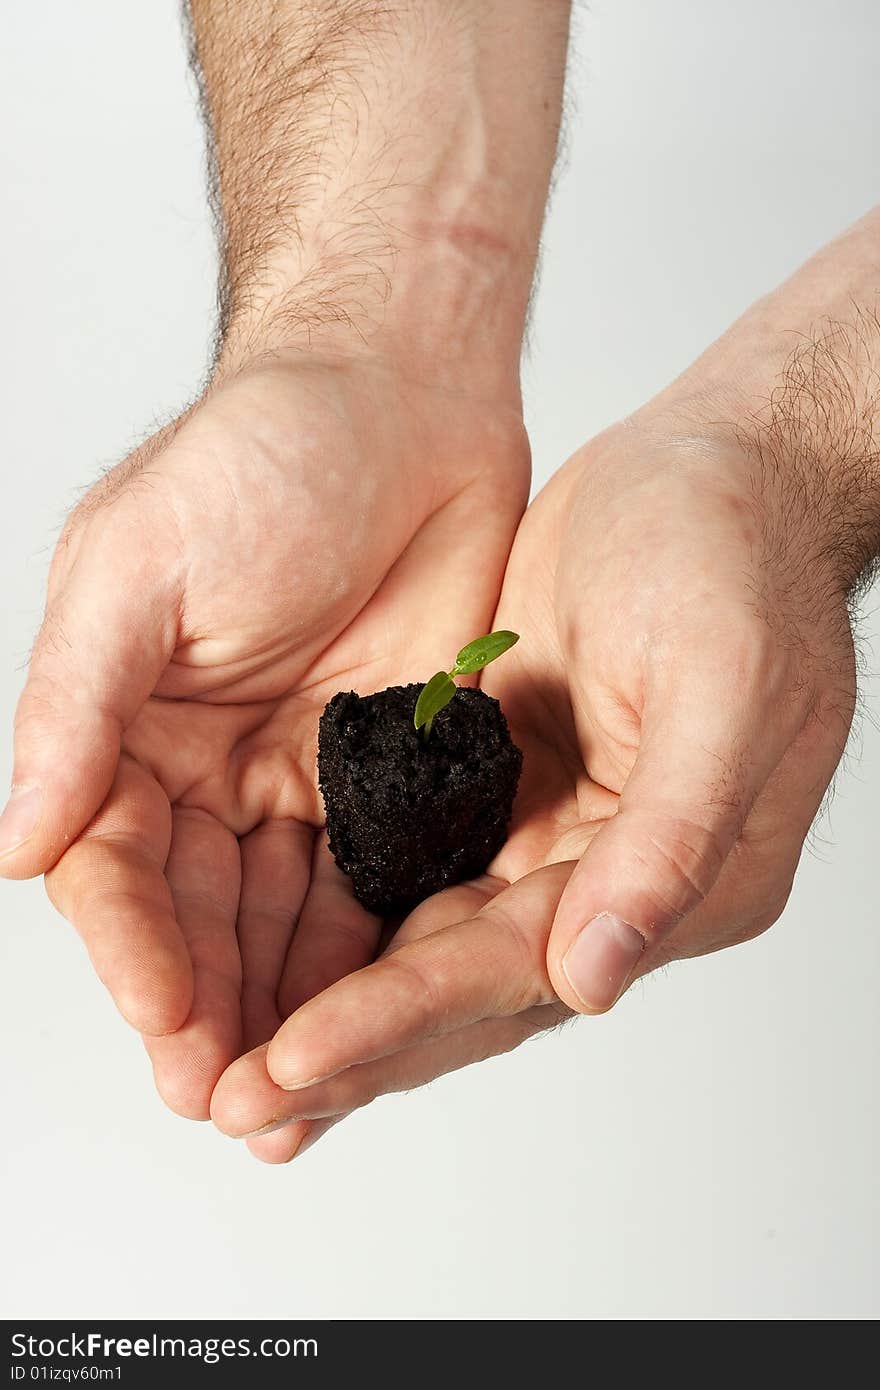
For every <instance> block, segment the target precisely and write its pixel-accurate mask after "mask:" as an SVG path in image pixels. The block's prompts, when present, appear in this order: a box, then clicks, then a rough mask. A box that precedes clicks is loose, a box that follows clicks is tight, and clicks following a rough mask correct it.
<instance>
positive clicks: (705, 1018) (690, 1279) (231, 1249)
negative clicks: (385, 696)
mask: <svg viewBox="0 0 880 1390" xmlns="http://www.w3.org/2000/svg"><path fill="white" fill-rule="evenodd" d="M433 2H434V0H426V3H433ZM3 29H4V35H3V39H4V43H3V49H4V54H3V58H2V70H0V102H2V110H0V123H2V124H0V128H2V131H3V140H2V144H3V152H2V166H0V188H2V190H3V197H4V200H5V211H4V215H3V218H2V221H0V276H2V287H0V304H2V308H3V325H4V332H3V333H2V335H0V353H2V370H0V383H2V393H3V411H2V417H0V432H2V435H0V437H2V459H3V506H2V509H0V584H2V595H3V604H2V608H3V611H2V617H0V622H2V634H0V636H2V658H0V660H2V665H0V720H2V726H3V728H4V729H7V730H8V728H9V725H10V723H11V719H12V714H13V709H14V703H15V699H16V696H17V693H18V689H19V687H20V684H21V668H22V663H23V662H24V660H25V658H26V654H27V651H28V647H29V643H30V641H31V639H32V636H33V633H34V630H35V628H36V625H37V622H38V617H39V613H40V607H41V597H42V586H43V582H44V577H45V571H46V565H47V560H48V556H49V553H50V550H51V546H52V543H53V538H54V536H55V534H56V530H57V525H58V522H59V520H60V518H61V516H62V514H63V512H64V510H65V509H66V508H67V507H68V506H69V505H70V503H71V502H72V501H73V500H74V499H75V497H76V495H77V490H78V489H80V488H81V487H83V486H84V485H86V484H88V483H89V481H90V480H91V479H92V478H93V477H94V476H95V473H96V471H97V469H98V467H99V465H102V464H106V463H109V462H112V461H113V460H115V459H116V458H117V457H119V456H120V455H121V454H122V453H124V452H125V450H126V449H127V448H128V447H129V445H130V444H131V443H132V442H133V441H134V440H135V439H136V438H137V437H139V436H140V435H141V434H142V433H143V432H145V431H146V430H147V429H148V428H149V427H150V426H151V425H152V424H153V422H154V421H155V420H156V419H157V418H163V417H165V416H167V415H168V414H170V413H171V412H173V410H174V409H175V408H176V407H178V406H179V405H181V404H182V403H183V402H184V401H185V400H186V398H187V397H188V395H189V394H190V393H191V392H192V391H193V389H194V388H195V386H196V385H197V383H198V381H199V379H200V376H201V373H202V370H203V366H204V363H205V360H206V351H207V344H208V338H209V330H210V323H211V315H212V304H213V278H214V253H213V245H212V238H211V234H210V228H209V225H208V220H207V215H206V212H205V205H204V198H203V192H202V188H203V180H202V137H201V133H200V129H199V124H198V120H197V117H196V114H195V109H194V101H193V93H192V88H191V84H190V82H189V80H188V77H187V72H186V64H185V57H184V50H183V44H182V42H181V38H180V32H179V24H178V16H177V6H176V3H175V0H150V3H149V4H147V3H140V4H134V3H127V4H120V3H119V0H80V3H78V4H76V5H70V4H68V3H66V2H65V0H44V3H42V4H40V5H25V4H18V5H10V6H8V7H6V10H5V14H4V23H3ZM579 29H580V40H579V45H578V46H579V57H578V59H577V61H576V64H575V67H574V71H573V75H572V76H573V80H572V87H573V89H574V93H573V95H574V96H575V100H576V110H575V111H574V113H573V115H572V120H571V125H570V133H569V146H570V148H569V158H568V163H567V168H566V169H565V172H564V174H563V176H562V178H561V181H560V185H559V189H558V192H557V195H556V198H555V201H554V204H553V210H552V214H551V217H550V221H549V224H548V229H547V235H546V246H545V255H544V270H543V276H542V288H541V293H540V296H539V299H538V303H537V310H536V316H535V323H534V331H533V335H532V337H533V345H532V354H531V359H530V361H529V363H528V365H527V368H526V386H527V396H528V418H529V421H530V425H531V430H532V437H533V441H534V447H535V455H536V464H537V472H538V477H539V479H542V478H546V477H547V476H548V475H549V474H550V472H551V471H552V470H553V469H554V468H555V467H556V466H557V465H558V464H559V463H560V462H561V461H562V460H563V458H564V457H565V455H566V453H567V452H568V451H570V450H571V449H573V448H574V447H575V446H576V445H577V444H579V443H580V442H582V441H583V440H584V439H585V438H586V437H587V436H588V435H590V434H591V433H593V432H595V431H596V430H597V429H599V428H600V427H601V426H603V425H604V424H606V423H608V422H609V421H611V420H612V419H614V418H615V417H616V416H618V415H619V414H621V413H622V412H625V411H627V410H630V409H632V408H633V407H635V406H637V405H638V404H639V403H640V402H641V401H642V400H643V399H645V398H646V397H647V396H649V395H650V394H652V393H653V392H654V391H655V390H656V389H657V388H658V387H659V386H661V385H662V384H663V383H664V382H665V381H666V380H668V379H669V378H670V377H671V376H672V375H673V374H674V373H676V372H677V371H678V370H680V369H681V368H682V367H684V366H685V365H686V364H687V362H688V361H689V360H690V359H691V358H692V357H693V356H694V355H695V354H696V353H697V352H698V350H699V349H700V348H701V347H702V346H703V345H704V344H705V343H706V342H708V341H709V340H710V339H711V338H712V337H714V336H715V335H716V334H717V333H718V332H719V331H720V330H721V329H722V328H724V327H725V326H726V324H727V323H728V322H729V321H730V320H731V319H732V318H733V317H734V316H735V315H736V314H737V313H738V312H739V311H740V310H741V309H743V308H744V307H745V306H746V305H747V304H748V303H749V302H750V301H751V300H752V299H753V298H754V297H755V296H756V295H757V294H759V293H760V292H762V291H763V290H765V289H767V288H770V287H771V286H772V285H773V284H774V283H775V282H777V281H778V280H779V279H780V278H781V277H783V276H784V275H785V274H787V273H788V272H789V271H790V270H792V269H793V268H794V267H795V266H796V265H797V264H798V263H799V262H800V261H801V260H802V259H803V258H804V257H805V256H806V255H808V254H809V253H810V252H811V251H812V250H813V249H815V248H816V247H817V246H819V245H820V244H821V243H822V242H823V241H825V240H826V239H827V238H829V237H830V236H831V235H833V234H834V233H835V232H836V231H837V230H839V229H841V228H842V227H843V226H845V225H846V224H847V223H848V222H850V221H851V220H853V219H854V218H855V217H856V216H858V215H859V214H860V213H862V212H863V211H865V210H866V209H867V208H868V207H869V206H870V205H871V203H872V202H873V201H875V200H876V199H877V196H878V194H877V170H878V168H880V139H878V131H880V84H878V82H877V80H876V76H877V68H876V59H877V52H878V40H880V17H878V13H877V8H876V5H875V4H874V3H872V2H871V0H862V2H861V3H860V0H848V2H847V3H843V4H841V3H839V2H838V3H834V2H833V0H800V3H794V2H793V0H792V3H786V2H785V0H781V2H780V0H776V2H774V0H747V2H746V3H743V0H737V3H734V0H711V3H704V4H702V5H699V6H698V5H695V4H693V3H688V0H664V3H663V4H656V3H652V2H651V0H628V2H627V3H625V2H624V0H596V3H595V4H594V6H593V7H592V10H591V13H590V14H589V15H587V14H581V16H580V24H579ZM873 605H876V595H875V596H874V600H873ZM868 609H869V611H868V613H867V615H866V617H865V620H864V628H865V633H866V636H867V637H868V638H869V637H870V635H871V633H872V632H873V631H876V628H877V622H876V616H875V614H874V612H873V608H872V603H869V604H868ZM878 651H880V646H878ZM868 657H869V660H870V657H871V653H870V649H869V651H868ZM864 689H865V706H866V714H867V716H868V717H867V718H866V719H865V720H864V721H863V738H862V741H861V743H854V744H853V748H852V754H851V767H850V769H849V771H848V772H847V773H846V774H841V777H840V780H839V787H838V792H837V796H836V799H835V802H834V806H833V812H832V814H831V816H830V819H829V818H826V819H825V820H824V821H823V822H822V824H821V826H820V828H819V833H818V837H817V841H816V845H815V848H814V850H813V851H811V852H807V853H806V854H805V856H804V860H803V864H802V867H801V870H800V874H799V877H798V880H797V884H796V888H795V892H794V895H793V898H792V900H791V903H790V906H789V908H788V910H787V912H786V914H785V916H784V918H783V920H782V921H781V922H780V924H779V925H778V926H777V927H776V928H775V929H774V930H773V931H772V932H771V933H770V934H769V935H768V936H766V937H764V938H763V939H761V940H760V941H758V942H756V943H753V944H752V945H749V946H747V947H743V948H740V949H739V950H736V951H730V952H727V953H725V954H723V955H721V956H715V957H712V958H710V959H708V960H704V961H698V962H693V963H689V964H686V965H681V966H677V967H676V968H674V969H673V970H671V971H670V972H668V973H666V974H665V975H662V976H657V977H654V978H653V979H651V980H650V981H648V982H647V983H646V984H644V985H643V986H640V987H637V988H636V989H635V990H634V991H633V992H632V993H631V995H630V996H629V997H627V998H626V1000H625V1001H624V1002H623V1003H622V1004H621V1006H620V1007H619V1008H618V1009H617V1010H615V1012H614V1013H613V1015H612V1016H610V1017H608V1018H605V1019H600V1020H590V1021H584V1022H582V1023H580V1024H578V1025H574V1026H570V1027H569V1028H568V1029H567V1030H565V1031H564V1032H563V1033H562V1034H561V1035H558V1036H553V1037H550V1038H547V1039H544V1040H541V1041H538V1042H534V1043H532V1044H530V1045H529V1046H527V1047H525V1048H523V1049H522V1050H521V1051H520V1052H518V1053H515V1054H513V1055H511V1056H509V1057H507V1058H503V1059H501V1060H498V1061H495V1062H491V1063H488V1064H485V1065H483V1066H481V1067H478V1068H474V1069H472V1070H470V1071H468V1072H464V1073H462V1074H459V1075H457V1076H453V1077H451V1078H448V1079H446V1080H443V1081H440V1082H438V1083H436V1084H435V1085H434V1086H432V1087H430V1088H429V1089H428V1090H426V1091H423V1092H421V1093H419V1094H416V1095H412V1096H402V1097H395V1098H391V1099H387V1100H384V1101H381V1102H379V1103H377V1104H375V1105H374V1106H373V1107H371V1108H370V1109H369V1110H368V1111H365V1112H363V1113H361V1114H360V1115H357V1116H355V1117H354V1118H353V1119H351V1120H349V1121H348V1122H347V1123H345V1124H344V1125H342V1126H340V1127H339V1128H338V1129H337V1130H335V1131H334V1132H333V1133H332V1134H331V1135H330V1136H329V1138H328V1139H327V1140H325V1141H324V1142H322V1143H321V1144H319V1145H318V1146H317V1147H316V1148H315V1149H314V1150H313V1151H312V1152H310V1153H309V1154H308V1155H307V1156H306V1157H305V1158H304V1159H303V1160H302V1161H301V1162H297V1163H294V1164H293V1165H291V1166H290V1167H283V1168H278V1169H272V1168H267V1167H263V1166H260V1165H258V1164H257V1163H256V1162H255V1161H254V1160H252V1159H251V1158H249V1157H248V1155H247V1152H246V1150H245V1149H244V1147H243V1146H241V1145H237V1144H236V1143H234V1142H233V1141H231V1140H227V1139H223V1138H221V1137H220V1136H219V1135H217V1134H216V1133H214V1132H213V1131H212V1130H211V1128H210V1127H209V1126H207V1125H195V1124H191V1123H187V1122H185V1121H182V1120H179V1119H176V1118H175V1117H174V1116H172V1115H171V1114H170V1113H168V1112H167V1111H165V1110H164V1109H163V1108H162V1106H161V1104H160V1103H159V1101H158V1100H157V1099H156V1097H155V1096H154V1095H153V1093H152V1091H151V1084H150V1079H149V1068H148V1066H147V1062H146V1059H145V1056H144V1054H143V1052H142V1050H141V1046H140V1043H139V1041H138V1039H137V1038H136V1037H135V1036H134V1035H133V1034H132V1033H131V1032H130V1031H128V1030H127V1028H126V1027H125V1025H124V1024H123V1023H122V1022H121V1021H120V1020H119V1019H118V1018H117V1016H116V1014H115V1012H114V1009H113V1007H112V1005H111V1003H110V1001H109V998H108V997H106V996H105V994H104V992H103V990H102V988H101V986H100V985H99V984H98V983H97V981H96V980H95V979H94V978H93V976H92V973H91V970H90V968H89V966H88V963H87V961H86V958H85V954H84V952H83V950H82V948H81V947H80V945H79V943H78V941H77V940H76V938H75V936H74V934H73V932H72V930H71V929H70V928H68V927H67V926H66V925H65V924H64V923H62V922H61V921H60V919H58V918H57V917H56V915H55V914H54V912H53V911H52V909H51V908H50V907H49V905H48V903H47V902H46V901H45V899H44V896H43V891H42V888H41V886H40V885H39V884H10V885H6V884H3V885H2V886H0V903H2V919H3V920H2V934H0V951H2V958H3V959H2V972H0V1018H2V1026H3V1040H4V1067H3V1115H4V1120H5V1125H4V1129H5V1138H4V1144H3V1169H4V1173H3V1181H2V1186H0V1190H2V1193H3V1198H2V1203H3V1208H4V1210H3V1217H2V1229H3V1247H4V1258H3V1274H2V1278H3V1280H4V1282H5V1284H6V1287H5V1289H4V1290H3V1295H2V1309H3V1312H4V1314H5V1315H6V1316H9V1317H12V1316H21V1317H25V1316H42V1317H64V1316H68V1317H74V1316H75V1317H86V1316H89V1317H91V1318H94V1317H96V1316H103V1317H111V1316H116V1317H119V1316H142V1317H161V1316H187V1315H189V1316H208V1317H218V1318H219V1317H230V1316H241V1317H260V1316H285V1315H287V1316H294V1317H295V1316H305V1315H311V1316H321V1317H358V1318H370V1319H375V1318H386V1317H404V1318H412V1317H429V1318H440V1319H448V1318H455V1317H495V1318H513V1317H517V1318H528V1317H532V1318H540V1319H545V1318H587V1319H590V1318H676V1319H687V1318H823V1317H829V1318H838V1317H851V1318H858V1317H861V1318H864V1317H871V1316H876V1315H877V1314H878V1312H880V1293H878V1287H877V1276H878V1254H877V1250H878V1235H880V1210H878V1195H877V1172H878V1157H880V1155H878V1116H880V1098H878V1085H877V1082H878V1050H880V1022H878V1018H880V1011H878V1002H877V1001H878V996H880V945H878V937H877V930H876V928H877V917H878V908H877V904H878V896H880V895H878V871H877V865H878V858H880V856H878V848H880V845H878V821H880V817H878V815H877V806H878V802H880V736H878V733H877V731H876V729H875V728H874V727H873V725H872V723H871V717H872V716H873V717H876V714H877V712H878V700H877V695H876V690H877V686H876V684H874V683H872V681H871V680H870V679H868V680H867V681H866V682H865V687H864ZM0 758H2V759H3V760H4V763H5V766H4V767H3V768H2V769H0V772H4V773H5V771H6V770H7V769H8V767H9V763H10V754H9V750H8V739H7V740H6V743H4V745H3V750H2V753H0Z"/></svg>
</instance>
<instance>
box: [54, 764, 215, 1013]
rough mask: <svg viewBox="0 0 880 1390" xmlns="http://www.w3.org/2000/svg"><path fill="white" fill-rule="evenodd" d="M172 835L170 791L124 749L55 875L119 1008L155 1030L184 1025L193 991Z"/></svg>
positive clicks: (62, 903)
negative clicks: (169, 873) (174, 891)
mask: <svg viewBox="0 0 880 1390" xmlns="http://www.w3.org/2000/svg"><path fill="white" fill-rule="evenodd" d="M170 842H171V808H170V806H169V805H168V800H167V798H166V796H165V794H164V792H163V791H162V789H161V787H160V786H159V785H158V783H157V782H156V781H155V779H154V778H153V777H152V776H151V775H150V774H149V773H148V772H147V771H146V770H145V769H144V768H142V767H140V766H139V765H138V764H137V763H135V762H133V761H132V760H131V759H130V758H127V757H123V758H122V759H121V761H120V764H119V769H118V771H117V774H116V778H115V780H114V783H113V786H112V788H111V791H110V795H109V796H108V798H107V800H106V802H105V803H104V805H103V807H102V808H101V811H100V812H99V814H98V815H97V816H95V818H94V820H93V821H92V822H91V824H90V825H89V826H88V828H87V829H86V831H85V832H84V833H83V834H82V835H81V836H80V838H79V839H78V840H76V841H75V842H74V843H73V844H72V845H71V846H70V848H69V849H68V850H67V852H66V853H65V854H64V855H62V857H61V859H60V860H59V861H58V863H57V865H56V866H55V868H54V869H52V871H51V872H50V873H48V874H47V875H46V888H47V890H48V893H49V897H50V898H51V900H52V902H53V903H54V904H55V906H56V907H57V908H58V911H59V912H60V913H62V914H63V916H65V917H66V918H67V919H68V920H69V921H70V922H72V923H73V925H74V927H75V928H76V930H77V931H78V932H79V935H80V936H81V937H82V939H83V941H84V943H85V945H86V948H87V950H88V953H89V956H90V958H91V961H92V964H93V966H94V967H95V970H96V972H97V974H98V976H99V977H100V979H101V980H102V981H103V982H104V984H105V985H106V986H107V988H108V989H109V991H110V993H111V994H112V996H113V999H114V1000H115V1002H116V1006H117V1008H118V1009H119V1011H120V1013H121V1014H122V1016H123V1017H124V1018H125V1019H127V1020H128V1022H129V1023H131V1024H132V1026H133V1027H135V1028H137V1030H138V1031H139V1032H141V1033H148V1034H163V1033H170V1032H173V1030H174V1029H175V1028H179V1027H180V1025H181V1024H182V1023H183V1021H184V1019H185V1018H186V1017H187V1014H188V1013H189V1010H190V1005H191V1003H192V995H193V978H192V966H191V964H190V956H189V951H188V950H187V947H186V944H185V942H184V940H183V937H182V935H181V932H180V927H179V926H178V924H177V919H176V917H175V915H174V906H173V903H172V901H171V893H170V890H169V888H168V883H167V881H166V879H165V874H164V871H163V870H164V865H165V859H166V856H167V854H168V848H169V845H170Z"/></svg>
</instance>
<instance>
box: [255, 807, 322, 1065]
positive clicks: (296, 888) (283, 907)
mask: <svg viewBox="0 0 880 1390" xmlns="http://www.w3.org/2000/svg"><path fill="white" fill-rule="evenodd" d="M314 840H315V832H314V830H313V829H312V827H311V826H308V825H302V824H300V822H299V821H294V820H269V821H265V822H264V823H263V824H262V825H259V826H257V828H256V830H252V831H251V833H250V834H249V835H246V836H245V837H244V839H243V840H242V841H241V873H242V881H241V901H240V903H239V907H238V947H239V952H240V955H241V968H242V990H241V1016H242V1029H243V1039H242V1041H243V1046H244V1047H245V1049H246V1050H247V1051H250V1049H251V1048H253V1047H258V1046H259V1044H260V1043H264V1042H268V1040H269V1038H271V1037H272V1035H273V1033H275V1032H276V1030H277V1029H278V1027H279V1025H280V1023H281V1015H280V1014H279V1012H278V987H279V981H280V979H281V976H282V972H283V969H284V962H285V960H286V958H287V952H288V949H289V947H290V942H291V939H292V937H293V932H294V928H295V927H296V923H297V919H298V917H299V914H300V910H301V908H302V905H303V902H304V900H305V896H306V892H307V891H308V887H309V877H310V874H311V865H312V847H313V844H314Z"/></svg>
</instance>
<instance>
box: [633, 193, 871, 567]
mask: <svg viewBox="0 0 880 1390" xmlns="http://www.w3.org/2000/svg"><path fill="white" fill-rule="evenodd" d="M653 408H654V409H658V408H659V411H660V414H661V415H663V414H664V413H670V412H678V413H679V415H680V416H682V415H683V418H685V419H686V420H687V419H688V418H696V419H699V420H700V421H701V423H702V424H704V425H706V424H707V425H708V426H709V427H710V429H713V430H715V431H719V432H720V433H721V434H722V435H723V434H724V433H725V432H729V431H731V430H732V431H734V432H735V435H736V439H737V443H738V444H739V445H740V446H743V447H744V451H745V454H746V456H747V458H748V460H749V461H750V463H751V466H752V467H753V470H754V482H755V487H756V489H758V490H759V491H760V492H761V495H762V496H769V497H771V498H772V499H773V500H774V502H775V513H776V521H777V527H778V528H782V527H785V528H787V529H788V531H790V532H791V535H790V536H783V535H782V533H781V530H780V529H777V532H776V533H775V535H774V536H773V537H772V544H773V545H774V546H776V547H777V548H778V550H779V554H780V557H781V556H782V555H783V554H785V555H786V556H790V555H791V551H792V547H793V544H794V539H795V536H796V535H797V536H798V544H800V545H801V556H800V563H801V564H802V565H811V566H813V568H814V569H815V571H816V572H817V573H818V572H819V571H820V570H821V571H824V572H825V573H826V574H827V575H828V576H829V581H830V583H831V584H832V585H838V586H839V587H842V588H843V589H849V588H851V587H853V586H854V585H858V583H859V580H860V578H861V577H864V575H865V572H866V570H867V571H868V572H870V571H871V570H872V567H873V565H874V562H875V561H876V559H877V557H878V555H880V208H878V209H875V210H874V211H873V212H871V213H869V214H868V215H867V216H866V217H864V218H862V219H861V221H859V222H857V223H856V224H855V226H853V227H852V228H850V229H849V230H848V231H847V232H845V233H844V234H843V235H842V236H840V237H838V238H837V239H836V240H835V241H833V242H831V243H830V244H829V245H828V246H826V247H824V248H823V249H822V250H821V251H820V252H819V253H818V254H817V255H815V256H813V257H812V258H811V259H810V260H809V261H808V262H807V263H806V264H805V265H804V266H802V267H801V269H800V270H799V271H798V272H797V273H796V274H795V275H793V276H792V277H791V278H790V279H789V280H787V281H786V282H785V283H784V284H782V285H781V286H780V287H779V288H778V289H776V290H774V291H773V293H771V294H768V295H766V296H765V297H764V298H763V299H761V300H759V301H758V302H757V303H756V304H754V305H753V306H752V308H751V309H749V311H748V312H747V313H746V314H744V315H743V317H742V318H740V319H739V320H737V322H736V323H735V324H733V326H732V327H731V328H730V329H729V330H728V331H727V333H725V334H724V335H723V336H722V337H721V338H720V339H719V340H718V341H717V342H716V343H714V344H713V345H712V347H711V348H709V350H708V351H707V352H705V353H704V354H703V356H702V357H701V358H699V359H698V361H697V362H696V363H695V364H694V366H693V367H691V368H690V369H689V371H688V372H686V373H685V374H684V376H682V377H681V378H679V380H678V381H676V382H674V383H673V384H672V385H671V386H670V387H669V388H667V390H666V391H665V392H663V393H662V394H661V396H660V397H658V398H657V400H656V401H655V402H654V403H653ZM807 542H810V543H811V548H810V549H807V548H806V546H807Z"/></svg>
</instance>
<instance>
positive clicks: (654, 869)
mask: <svg viewBox="0 0 880 1390" xmlns="http://www.w3.org/2000/svg"><path fill="white" fill-rule="evenodd" d="M632 852H633V858H634V860H635V862H636V863H637V864H638V866H639V868H640V870H641V871H642V872H641V874H640V877H641V878H642V882H643V884H644V887H643V889H642V895H643V899H644V901H643V903H642V904H641V905H640V907H641V910H642V912H643V916H644V923H645V928H646V930H652V929H656V927H658V926H665V925H667V924H668V923H669V922H670V921H677V920H678V919H679V918H681V917H683V916H684V915H685V914H686V913H687V912H690V911H691V910H692V909H693V908H694V907H696V906H697V904H698V903H700V902H702V900H703V898H705V897H706V894H707V893H708V892H709V890H710V888H711V887H712V885H713V884H714V882H715V880H716V879H717V877H718V875H719V873H720V872H721V867H722V865H723V863H724V860H725V858H726V855H727V847H726V846H725V844H724V843H723V842H722V839H721V836H720V835H719V833H718V832H717V831H716V830H714V829H713V828H711V827H708V826H704V825H700V824H698V823H697V822H696V821H692V820H687V819H684V818H681V817H676V818H674V819H670V820H666V821H664V822H663V823H662V824H658V825H656V826H651V827H647V828H646V829H645V831H644V833H643V834H642V835H641V836H639V837H638V839H637V840H636V841H635V843H634V845H633V851H632Z"/></svg>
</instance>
